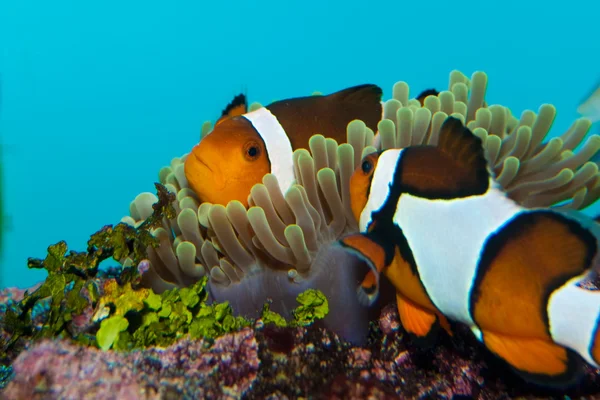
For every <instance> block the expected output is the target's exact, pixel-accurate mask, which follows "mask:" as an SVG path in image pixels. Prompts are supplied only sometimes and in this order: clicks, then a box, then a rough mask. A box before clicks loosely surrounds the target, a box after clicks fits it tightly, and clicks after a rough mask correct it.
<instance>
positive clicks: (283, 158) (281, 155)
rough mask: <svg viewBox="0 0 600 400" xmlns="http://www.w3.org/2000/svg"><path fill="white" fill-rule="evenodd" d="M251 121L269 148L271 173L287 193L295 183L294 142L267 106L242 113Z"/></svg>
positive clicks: (243, 116)
mask: <svg viewBox="0 0 600 400" xmlns="http://www.w3.org/2000/svg"><path fill="white" fill-rule="evenodd" d="M242 118H245V119H247V120H248V121H250V123H251V124H252V126H253V127H254V129H256V131H257V132H258V134H259V135H260V136H261V138H262V139H263V141H264V143H265V147H266V148H267V156H268V157H269V161H270V163H271V173H272V174H273V175H275V176H276V177H277V182H278V183H279V187H280V188H281V192H282V193H285V192H287V190H288V189H289V188H290V187H291V186H292V185H293V184H294V181H295V179H296V178H295V176H294V162H293V159H294V158H293V153H294V150H293V149H292V144H291V142H290V139H289V136H288V135H287V133H286V132H285V130H284V129H283V127H282V126H281V124H280V123H279V120H278V119H277V117H276V116H275V115H273V113H271V111H269V109H268V108H266V107H261V108H259V109H258V110H255V111H252V112H249V113H246V114H244V115H242Z"/></svg>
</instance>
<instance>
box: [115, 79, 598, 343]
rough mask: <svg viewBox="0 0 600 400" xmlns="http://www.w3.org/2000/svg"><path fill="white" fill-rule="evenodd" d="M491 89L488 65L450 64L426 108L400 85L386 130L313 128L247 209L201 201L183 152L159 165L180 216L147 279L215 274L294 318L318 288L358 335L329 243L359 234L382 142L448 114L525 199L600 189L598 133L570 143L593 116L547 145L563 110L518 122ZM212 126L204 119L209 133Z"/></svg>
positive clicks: (214, 287) (221, 290) (426, 138)
mask: <svg viewBox="0 0 600 400" xmlns="http://www.w3.org/2000/svg"><path fill="white" fill-rule="evenodd" d="M486 86H487V76H486V75H485V74H484V73H482V72H476V73H475V74H473V76H472V78H471V79H468V78H467V77H466V76H465V75H463V74H462V73H460V72H458V71H454V72H452V73H451V74H450V84H449V90H448V91H443V92H441V93H439V94H438V95H437V96H434V95H431V96H428V97H427V98H425V100H424V102H423V105H421V103H420V102H419V101H418V100H416V99H410V97H409V96H410V92H409V87H408V85H407V84H406V83H405V82H398V83H396V84H395V85H394V87H393V96H392V97H393V98H392V99H390V100H388V101H386V102H385V105H384V119H383V120H382V121H381V122H380V123H379V125H378V130H379V134H378V135H375V134H374V132H373V131H371V130H370V129H369V128H367V127H366V125H365V124H364V123H363V122H362V121H358V120H355V121H352V122H351V123H350V124H349V125H348V129H347V132H348V136H347V137H348V139H347V143H344V144H338V143H336V142H335V141H334V140H333V139H329V138H326V137H325V136H326V135H327V132H321V133H322V134H324V135H325V136H323V135H320V134H317V135H314V136H313V137H312V138H311V140H310V144H309V147H310V149H309V150H306V149H299V150H296V151H295V152H294V166H295V174H296V184H295V185H293V186H292V187H291V188H290V190H288V191H287V193H282V192H281V190H280V188H279V185H278V183H277V179H276V178H275V176H273V175H271V174H267V175H265V176H264V178H263V181H262V184H257V185H255V186H254V187H253V188H252V191H251V193H250V196H249V204H250V207H249V209H245V208H244V206H243V205H242V204H241V203H240V202H238V201H232V202H230V203H229V204H227V206H222V205H212V204H208V203H203V204H199V201H198V198H197V197H196V195H195V193H194V192H193V191H192V190H191V189H190V188H189V187H188V185H187V181H186V178H185V174H184V169H183V163H184V161H185V157H186V155H184V156H182V157H179V158H174V159H173V160H172V161H171V165H170V166H169V167H164V168H163V169H161V171H160V173H159V180H160V182H161V183H163V184H164V185H165V186H166V187H167V188H168V190H170V191H172V192H173V193H176V195H177V196H176V198H177V199H176V201H175V202H174V204H173V205H174V207H175V209H176V211H177V218H175V219H173V220H168V221H167V220H165V221H164V227H163V228H159V229H157V230H156V231H155V232H154V234H155V236H156V237H157V238H158V239H159V240H160V246H159V247H158V248H156V249H153V248H149V260H150V265H151V266H150V269H149V271H148V272H147V273H146V274H145V276H144V283H145V284H146V285H147V286H149V287H152V288H153V289H154V290H156V291H158V292H161V291H163V290H166V289H168V288H171V287H173V286H187V285H190V284H192V283H194V282H195V281H196V280H198V279H199V278H200V277H202V276H204V275H208V276H209V290H210V294H211V297H212V298H213V299H214V300H216V301H224V300H228V301H229V302H230V303H231V305H232V307H233V309H234V310H235V311H236V312H237V313H239V314H242V315H245V316H248V317H256V316H258V315H259V314H260V311H261V309H262V306H263V304H264V303H265V301H266V300H267V299H270V300H272V304H271V309H272V310H273V311H276V312H278V313H280V314H282V315H284V316H286V317H288V316H289V313H290V311H291V310H292V309H293V308H294V307H295V305H296V304H295V298H296V296H297V295H298V294H299V293H300V292H302V291H304V290H305V289H307V288H316V289H320V290H321V291H322V292H323V293H324V294H325V295H326V296H327V298H328V299H329V302H330V309H331V310H332V311H331V312H330V313H329V315H328V316H327V317H326V318H325V319H324V321H323V322H324V325H325V326H327V327H329V328H331V329H333V330H334V331H336V332H337V333H338V334H340V335H342V336H343V337H344V338H346V339H349V340H351V341H354V342H361V341H362V340H363V339H364V338H365V336H366V333H367V326H368V324H366V323H365V322H366V319H367V318H368V317H369V316H368V310H367V309H365V308H364V307H363V306H361V305H359V303H358V300H357V296H356V292H355V288H356V285H357V280H358V275H359V272H360V271H359V270H360V269H361V268H359V265H358V261H357V260H356V259H354V258H353V257H352V256H351V255H349V254H347V253H345V252H342V251H341V250H339V249H338V248H337V247H336V246H333V243H334V242H335V241H336V240H337V239H339V238H340V237H341V236H342V235H344V234H347V233H349V232H353V231H356V230H357V223H356V221H355V220H354V217H353V216H352V212H351V210H350V199H349V180H350V176H351V174H352V172H353V171H354V169H355V167H357V166H358V164H359V162H360V160H361V159H362V157H363V156H364V155H366V154H368V153H370V152H373V151H376V150H377V149H380V148H390V147H405V146H409V145H417V144H422V143H431V144H435V143H436V141H437V135H438V133H439V128H440V126H441V124H442V123H443V121H444V120H445V119H446V117H447V116H448V115H452V116H455V117H457V118H460V119H461V120H462V121H463V123H464V122H466V123H467V126H468V127H469V128H470V129H471V130H472V131H473V132H474V133H475V134H476V135H477V136H479V137H481V138H482V139H483V141H484V144H485V148H486V154H487V157H488V160H489V162H490V165H491V166H492V167H493V170H494V171H495V173H496V175H497V179H498V181H499V182H500V184H501V185H502V186H503V187H504V188H505V189H506V191H507V193H508V195H509V196H510V197H511V198H513V199H514V200H516V201H517V202H519V203H521V204H523V205H524V206H527V207H538V206H542V207H548V206H552V207H566V208H574V209H581V208H583V207H586V206H587V205H589V204H591V203H592V202H594V201H595V200H596V199H597V198H598V197H599V194H600V174H599V173H598V166H597V164H596V163H594V162H592V161H589V160H590V159H591V158H592V156H593V155H594V154H595V153H596V152H597V151H598V150H599V149H600V137H599V136H597V135H594V136H591V137H590V138H589V139H588V140H587V141H586V142H585V144H583V145H582V146H581V147H580V148H579V149H578V151H577V152H575V151H574V149H575V148H576V147H577V146H578V145H579V144H580V143H581V142H582V140H583V139H584V137H585V136H586V134H587V131H588V130H589V128H590V126H591V123H590V121H589V120H586V119H579V120H577V121H575V122H574V123H573V125H572V126H571V128H570V129H569V130H568V131H567V132H566V133H564V134H563V135H562V136H560V137H556V138H553V139H551V140H549V141H548V142H546V143H542V141H543V140H544V138H545V137H546V135H547V134H548V131H549V129H550V127H551V126H552V123H553V120H554V117H555V114H556V110H555V108H554V107H553V106H551V105H542V106H541V107H540V108H539V111H538V113H537V114H536V113H535V112H533V111H525V112H523V113H522V115H521V118H520V119H517V118H516V117H514V116H513V115H512V114H511V112H510V110H509V109H508V108H506V107H503V106H500V105H491V106H487V104H486V103H485V101H484V97H485V92H486ZM252 107H253V108H255V107H260V105H256V104H254V105H253V106H252ZM210 129H211V127H210V124H209V123H205V124H204V125H203V128H202V132H201V137H203V136H204V135H206V134H207V133H209V132H210ZM156 201H157V198H156V197H155V196H154V195H153V194H151V193H142V194H140V195H138V196H137V197H136V199H135V200H134V201H133V202H132V203H131V206H130V216H128V217H125V218H123V221H124V222H126V223H129V224H131V225H137V224H140V223H141V222H142V221H143V220H144V219H145V218H147V217H148V216H149V215H150V214H151V213H152V204H153V203H154V202H156ZM122 262H123V263H127V262H128V261H127V260H122ZM353 265H356V268H353Z"/></svg>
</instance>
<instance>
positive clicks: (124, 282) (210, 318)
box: [0, 183, 329, 360]
mask: <svg viewBox="0 0 600 400" xmlns="http://www.w3.org/2000/svg"><path fill="white" fill-rule="evenodd" d="M155 185H156V190H157V194H158V201H157V202H156V203H155V204H153V206H152V207H153V213H152V215H151V216H150V217H149V218H147V219H146V220H145V221H144V222H143V223H142V224H141V225H139V226H138V227H137V228H134V227H132V226H130V225H127V224H124V223H119V224H117V225H115V226H114V227H113V226H112V225H107V226H105V227H103V228H102V229H101V230H99V231H98V232H96V233H95V234H93V235H92V236H91V237H90V240H89V241H88V247H87V251H86V252H75V251H72V250H68V248H67V244H66V243H65V242H64V241H61V242H58V243H56V244H54V245H52V246H50V247H48V254H47V256H46V258H45V259H43V260H41V259H35V258H30V259H29V260H28V266H29V267H30V268H37V269H45V270H46V271H47V272H48V277H47V278H46V280H45V281H44V282H43V283H42V284H41V285H40V286H39V287H38V288H37V289H35V290H34V291H33V292H31V293H28V292H25V295H24V298H23V299H22V300H21V301H20V302H18V303H16V305H14V306H11V307H8V309H7V311H6V313H5V315H4V318H3V321H0V322H1V323H2V325H4V329H5V330H6V331H7V332H9V333H10V336H9V337H10V339H9V340H8V341H3V340H1V338H0V358H1V359H4V360H6V359H7V358H8V356H7V354H8V352H9V351H13V353H14V351H15V347H16V346H17V344H18V343H21V346H22V343H23V341H22V340H20V339H33V340H35V339H39V338H56V337H58V338H70V339H72V340H74V341H76V342H79V343H81V344H85V345H94V346H98V347H99V348H101V349H103V350H109V349H115V350H131V349H136V348H145V347H148V346H162V347H165V346H168V345H170V344H172V343H174V342H175V341H176V340H178V339H180V338H182V337H185V336H187V335H189V336H190V337H191V338H192V339H197V338H204V339H206V340H207V343H210V341H211V340H212V339H213V338H215V337H217V336H220V335H222V334H225V333H228V332H232V331H237V330H239V329H241V328H242V327H245V326H250V325H252V324H253V323H254V321H252V320H249V319H246V318H243V317H239V316H234V313H233V310H232V308H231V306H230V305H229V303H228V302H224V303H213V304H207V300H208V291H207V288H206V285H207V283H208V278H207V277H203V278H202V279H200V280H199V281H198V282H196V283H195V284H194V285H193V286H191V287H187V288H175V289H171V290H167V291H165V292H163V293H162V294H156V293H154V292H153V291H152V289H148V288H142V287H139V286H140V281H141V273H140V271H139V270H138V267H137V266H138V265H139V264H140V262H141V261H142V260H144V259H146V258H147V249H148V247H149V246H152V247H157V246H158V240H157V239H156V238H155V237H154V236H153V235H152V233H151V231H152V230H153V229H156V228H158V227H160V226H162V221H163V219H165V218H167V219H172V218H175V215H176V213H175V210H174V208H173V206H172V203H173V201H174V200H175V195H174V194H172V193H170V192H168V191H167V189H166V188H165V187H164V186H163V185H161V184H158V183H157V184H155ZM109 258H113V259H115V260H116V261H118V262H123V260H127V261H128V262H127V263H124V265H125V266H124V267H123V268H122V269H121V270H120V272H119V273H118V274H117V275H114V276H107V275H106V274H104V275H99V265H100V263H101V262H102V261H104V260H106V259H109ZM297 301H298V303H299V306H298V307H297V308H296V309H295V310H294V311H293V318H292V320H291V321H289V322H288V321H286V320H285V319H284V318H283V317H282V316H281V315H279V314H277V313H275V312H273V311H271V310H270V307H269V303H266V304H265V306H264V308H263V313H262V319H263V321H264V323H265V324H269V323H274V324H276V325H278V326H288V327H289V326H292V327H294V326H307V325H310V324H312V323H313V322H314V321H315V320H317V319H320V318H324V317H325V315H327V313H328V312H329V305H328V302H327V299H326V298H325V296H324V295H323V293H321V292H320V291H318V290H314V289H308V290H307V291H305V292H303V293H301V294H300V295H298V297H297ZM44 304H45V305H46V308H44V307H42V309H44V310H45V313H43V314H42V316H43V318H40V315H36V313H35V312H34V309H35V308H36V307H38V308H39V307H41V305H44ZM82 326H83V327H84V328H82Z"/></svg>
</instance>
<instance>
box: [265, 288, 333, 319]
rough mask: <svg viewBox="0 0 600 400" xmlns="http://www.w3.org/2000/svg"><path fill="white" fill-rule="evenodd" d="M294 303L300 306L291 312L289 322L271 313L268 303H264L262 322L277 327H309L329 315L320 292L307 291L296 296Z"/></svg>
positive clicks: (314, 290)
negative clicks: (291, 316) (291, 315)
mask: <svg viewBox="0 0 600 400" xmlns="http://www.w3.org/2000/svg"><path fill="white" fill-rule="evenodd" d="M296 301H297V302H298V303H299V304H300V305H299V306H298V307H296V308H295V309H294V310H293V311H292V314H293V316H294V317H293V318H292V319H291V320H290V321H289V322H288V321H286V320H285V318H283V317H282V316H281V315H280V314H278V313H276V312H274V311H271V308H270V306H269V303H265V305H264V306H263V310H262V320H263V322H264V323H265V324H275V325H277V326H279V327H286V326H287V327H296V326H309V325H311V324H312V323H313V322H315V321H316V320H318V319H323V318H325V316H326V315H327V314H328V313H329V302H328V301H327V297H325V295H324V294H323V292H321V291H320V290H317V289H307V290H305V291H304V292H302V293H300V294H299V295H298V296H296Z"/></svg>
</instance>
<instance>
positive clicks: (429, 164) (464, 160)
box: [400, 117, 490, 200]
mask: <svg viewBox="0 0 600 400" xmlns="http://www.w3.org/2000/svg"><path fill="white" fill-rule="evenodd" d="M400 166H401V167H400V168H401V169H400V171H401V181H402V186H403V190H404V191H405V192H407V193H410V194H412V195H415V196H418V197H423V198H428V199H446V200H451V199H457V198H464V197H470V196H477V195H483V194H484V193H486V192H487V190H488V189H489V186H490V172H489V171H488V163H487V160H486V158H485V153H484V150H483V146H482V142H481V139H479V138H478V137H477V136H475V135H474V134H473V133H472V132H471V131H470V130H469V129H468V128H467V127H465V126H464V125H463V124H462V122H461V121H460V120H459V119H457V118H454V117H448V118H447V119H446V120H445V121H444V123H443V124H442V126H441V128H440V132H439V137H438V143H437V146H429V145H427V146H409V147H407V148H406V149H404V150H403V154H402V158H401V160H400Z"/></svg>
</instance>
